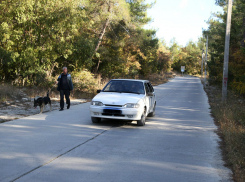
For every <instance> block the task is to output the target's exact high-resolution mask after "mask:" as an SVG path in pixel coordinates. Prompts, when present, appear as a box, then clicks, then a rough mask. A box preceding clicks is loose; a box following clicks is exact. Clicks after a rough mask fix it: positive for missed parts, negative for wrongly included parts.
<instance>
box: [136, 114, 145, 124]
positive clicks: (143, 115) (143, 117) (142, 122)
mask: <svg viewBox="0 0 245 182" xmlns="http://www.w3.org/2000/svg"><path fill="white" fill-rule="evenodd" d="M137 125H138V126H144V125H145V112H144V113H143V114H142V116H141V119H140V120H138V121H137Z"/></svg>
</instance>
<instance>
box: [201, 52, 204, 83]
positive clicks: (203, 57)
mask: <svg viewBox="0 0 245 182" xmlns="http://www.w3.org/2000/svg"><path fill="white" fill-rule="evenodd" d="M203 60H204V49H203V50H202V65H201V76H202V78H203Z"/></svg>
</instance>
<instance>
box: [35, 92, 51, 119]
mask: <svg viewBox="0 0 245 182" xmlns="http://www.w3.org/2000/svg"><path fill="white" fill-rule="evenodd" d="M47 104H49V106H50V111H51V110H52V106H51V100H50V98H49V91H48V92H47V97H37V98H34V107H35V108H36V107H37V106H39V107H40V114H42V113H43V109H44V106H45V105H47Z"/></svg>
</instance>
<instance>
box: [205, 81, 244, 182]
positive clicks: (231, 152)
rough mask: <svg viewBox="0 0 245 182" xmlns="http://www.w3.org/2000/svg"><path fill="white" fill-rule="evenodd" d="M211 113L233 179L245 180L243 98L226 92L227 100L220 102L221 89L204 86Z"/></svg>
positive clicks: (239, 181) (240, 181)
mask: <svg viewBox="0 0 245 182" xmlns="http://www.w3.org/2000/svg"><path fill="white" fill-rule="evenodd" d="M205 90H206V92H207V94H208V97H209V103H210V105H211V109H212V115H213V117H214V118H215V121H216V124H217V125H218V127H219V132H218V133H219V135H220V136H221V138H222V139H223V141H222V144H221V148H222V149H223V154H224V159H225V160H226V163H227V166H229V167H230V168H231V169H232V171H233V173H234V180H235V181H237V182H244V181H245V98H244V97H243V96H240V95H238V94H236V93H234V92H231V91H230V92H229V93H228V98H227V102H226V103H223V102H222V95H221V89H220V88H218V87H214V86H208V87H206V89H205Z"/></svg>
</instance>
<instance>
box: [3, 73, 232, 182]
mask: <svg viewBox="0 0 245 182" xmlns="http://www.w3.org/2000/svg"><path fill="white" fill-rule="evenodd" d="M155 90H156V95H157V108H156V116H155V117H154V118H148V119H147V123H146V125H145V126H144V127H138V126H136V122H135V123H134V122H133V123H132V124H129V125H120V124H118V123H117V122H116V121H109V120H104V121H103V122H102V123H100V124H92V123H91V121H90V115H89V103H86V104H81V105H77V106H74V107H71V109H70V110H65V111H63V112H59V111H53V112H46V113H44V114H40V115H34V116H30V117H26V118H22V119H19V120H15V121H11V122H7V123H4V124H0V181H31V182H39V181H40V182H41V181H45V182H51V181H52V182H53V181H59V182H67V181H82V182H125V181H128V182H131V181H133V182H138V181H139V182H158V181H159V182H197V181H201V182H205V181H206V182H218V181H223V182H224V181H231V171H230V170H229V169H227V168H226V167H224V162H223V161H222V156H221V151H220V149H219V144H218V142H219V137H218V136H217V135H216V133H215V131H216V129H217V128H216V126H215V125H214V122H213V119H212V117H211V116H210V110H209V104H208V98H207V96H206V93H205V92H204V90H203V87H202V85H201V83H200V80H199V79H198V78H194V77H183V78H182V77H176V78H175V79H173V80H172V81H171V82H169V83H167V84H163V85H160V86H157V87H155Z"/></svg>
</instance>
